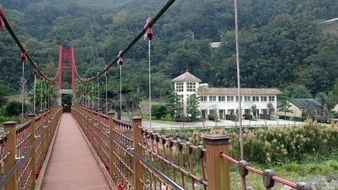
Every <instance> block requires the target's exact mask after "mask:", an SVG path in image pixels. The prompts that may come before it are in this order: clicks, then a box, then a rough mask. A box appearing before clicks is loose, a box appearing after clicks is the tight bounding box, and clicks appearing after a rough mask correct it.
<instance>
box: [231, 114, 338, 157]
mask: <svg viewBox="0 0 338 190" xmlns="http://www.w3.org/2000/svg"><path fill="white" fill-rule="evenodd" d="M230 137H231V139H232V141H233V142H232V148H231V155H232V156H235V157H237V158H238V157H239V140H238V138H239V137H238V135H237V134H235V133H231V134H230ZM243 139H244V151H245V152H244V155H245V156H244V157H245V158H246V159H247V160H250V161H255V162H259V163H265V164H270V163H274V164H278V163H281V162H285V161H301V160H304V159H308V158H310V157H316V156H327V155H330V154H332V153H333V152H335V151H337V144H338V124H336V125H335V126H321V125H318V124H317V123H316V122H312V121H308V122H307V124H305V125H303V126H292V127H274V128H269V129H268V130H267V129H259V130H249V131H246V132H245V133H244V136H243Z"/></svg>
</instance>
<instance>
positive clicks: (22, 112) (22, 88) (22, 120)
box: [20, 56, 26, 123]
mask: <svg viewBox="0 0 338 190" xmlns="http://www.w3.org/2000/svg"><path fill="white" fill-rule="evenodd" d="M25 60H26V58H25V56H24V57H21V61H22V77H21V80H20V87H21V122H22V123H23V122H24V121H25V90H26V89H25V88H26V80H25Z"/></svg>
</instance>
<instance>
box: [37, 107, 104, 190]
mask: <svg viewBox="0 0 338 190" xmlns="http://www.w3.org/2000/svg"><path fill="white" fill-rule="evenodd" d="M42 189H46V190H55V189H58V190H68V189H69V190H70V189H71V190H80V189H81V190H90V189H95V190H103V189H110V188H109V184H108V182H107V181H106V179H105V177H104V175H103V173H102V171H101V170H100V167H99V165H98V163H97V162H96V160H95V158H94V156H93V155H92V153H91V150H90V148H89V147H88V145H87V143H86V141H85V139H84V137H83V136H82V134H81V132H80V129H79V128H78V126H77V124H76V122H75V120H74V118H73V117H72V115H71V114H63V116H62V119H61V123H60V128H59V131H58V134H57V136H56V140H55V144H54V149H53V151H52V154H51V158H50V161H49V164H48V166H47V170H46V175H45V177H44V180H43V182H42Z"/></svg>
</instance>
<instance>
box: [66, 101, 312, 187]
mask: <svg viewBox="0 0 338 190" xmlns="http://www.w3.org/2000/svg"><path fill="white" fill-rule="evenodd" d="M72 113H73V114H74V115H76V117H75V118H76V119H77V120H80V121H81V122H79V123H80V125H83V126H84V127H83V129H84V130H85V134H86V135H87V136H88V138H90V139H92V141H91V142H92V143H93V144H95V147H96V150H97V152H98V154H99V155H102V154H104V153H106V152H107V151H106V150H103V149H106V148H108V149H109V150H110V151H112V152H111V155H110V156H111V157H110V162H111V164H110V167H108V169H109V170H110V171H112V170H116V172H117V173H118V174H119V175H120V179H122V180H124V181H125V184H127V185H132V181H133V180H131V179H130V178H129V176H130V175H135V170H134V169H133V168H132V167H131V166H132V162H130V159H136V160H138V161H139V162H140V164H141V165H142V166H143V167H144V168H145V169H146V170H148V171H149V175H147V171H145V172H143V175H147V176H157V178H158V179H157V180H159V181H161V180H162V181H164V182H165V183H166V184H168V185H169V186H173V187H177V188H179V189H185V187H187V184H186V183H188V181H187V180H185V178H186V179H190V184H189V185H191V186H192V189H195V184H197V183H199V184H200V185H201V186H203V187H204V188H205V189H206V188H208V189H211V190H214V189H213V188H214V187H215V186H214V185H211V184H210V183H212V182H213V181H209V180H207V174H208V175H209V174H210V171H208V169H210V168H207V171H205V166H206V165H207V164H205V163H206V158H208V159H207V160H209V159H210V156H212V155H210V151H209V152H208V147H209V148H212V146H218V144H217V143H216V144H215V145H213V143H211V144H210V143H207V144H209V145H208V146H206V147H203V146H196V145H193V144H191V143H189V142H182V141H181V140H175V139H172V138H168V137H166V136H164V135H160V134H158V133H156V132H153V131H151V130H150V129H146V128H142V127H141V125H140V124H141V123H139V125H138V127H137V128H134V123H133V124H132V125H130V124H126V123H124V122H121V121H119V120H117V119H115V118H114V116H111V115H109V116H108V115H105V114H102V113H98V112H95V111H93V110H90V109H87V108H84V107H81V106H79V105H75V106H74V107H73V109H72ZM107 120H108V121H107ZM133 122H134V121H133ZM88 124H89V125H88ZM121 125H125V126H122V127H121ZM108 129H109V132H108V131H107V130H108ZM126 133H130V135H131V134H134V133H140V135H141V137H142V141H141V142H140V141H138V142H134V141H135V139H130V138H129V137H128V136H126ZM134 135H135V134H134ZM97 138H98V139H99V140H98V139H97ZM134 138H135V136H134ZM215 139H216V141H217V138H215ZM225 139H228V138H227V137H225ZM105 141H106V142H105ZM109 141H111V142H112V143H111V144H110V145H109ZM212 141H213V139H212ZM205 142H206V139H205ZM209 142H210V141H209ZM135 143H136V144H135ZM100 146H101V147H100ZM136 146H138V147H140V148H141V149H142V154H137V153H136V152H135V147H136ZM222 146H227V143H225V144H224V145H222ZM168 150H169V152H168ZM214 150H216V151H219V150H220V149H217V148H216V149H214ZM115 151H116V152H115ZM121 154H122V155H121ZM174 154H175V155H176V156H175V155H174ZM184 155H187V156H188V158H187V157H185V158H183V156H184ZM217 155H218V156H217ZM105 156H106V157H107V156H108V155H107V154H105ZM128 156H130V157H128ZM196 156H197V158H198V159H197V161H198V162H199V163H198V164H199V166H198V167H200V171H201V174H200V175H196V174H195V173H194V171H195V169H196V168H195V167H196V165H194V162H196V160H195V161H194V160H193V157H196ZM214 156H215V157H216V158H217V159H216V160H217V162H221V161H228V162H229V163H231V164H235V165H238V167H239V169H240V170H239V171H240V175H241V177H242V189H246V179H245V176H246V175H247V174H248V172H252V173H256V174H258V175H261V176H263V185H264V187H265V188H267V189H269V188H271V187H274V182H275V181H276V182H278V183H280V184H283V185H286V186H288V187H290V188H293V189H297V190H311V186H310V185H309V184H306V183H304V182H298V183H294V182H292V181H289V180H286V179H284V178H281V177H279V176H276V175H275V174H274V172H273V171H272V170H264V171H262V170H260V169H257V168H254V167H252V166H250V165H249V164H248V163H247V162H246V161H244V160H242V161H238V160H236V159H234V158H232V157H230V156H229V155H227V153H226V152H218V154H217V153H216V152H215V154H214ZM99 157H100V158H101V159H102V156H99ZM106 159H107V158H106ZM147 159H148V160H151V161H152V162H153V163H152V164H150V162H148V161H147ZM183 159H188V160H189V162H188V163H187V162H184V161H183ZM209 161H210V160H209ZM112 162H113V163H112ZM154 164H155V165H154ZM187 167H188V168H187ZM161 168H162V169H161ZM194 168H195V169H194ZM221 169H222V167H221V168H213V169H212V170H215V171H217V170H221ZM168 171H172V172H171V174H170V177H169V175H168ZM223 172H224V171H221V173H223ZM227 172H229V171H227ZM113 174H115V173H114V171H112V177H113V178H114V177H115V178H114V179H115V180H118V178H116V176H115V175H113ZM220 176H223V175H220ZM217 177H219V176H217ZM149 179H150V181H148V183H149V182H150V188H152V186H151V183H152V182H151V177H150V178H149ZM130 180H131V181H130ZM134 180H135V179H134ZM154 180H155V181H153V182H154V186H155V187H156V184H157V182H156V178H154ZM219 180H222V179H219ZM141 181H142V180H141ZM144 183H145V182H144V181H142V184H143V185H144ZM131 188H132V187H131ZM134 188H135V187H134ZM216 189H217V188H216ZM217 190H218V189H217Z"/></svg>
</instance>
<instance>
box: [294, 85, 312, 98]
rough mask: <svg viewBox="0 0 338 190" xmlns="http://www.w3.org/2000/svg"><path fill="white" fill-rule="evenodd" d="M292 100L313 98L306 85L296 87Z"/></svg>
mask: <svg viewBox="0 0 338 190" xmlns="http://www.w3.org/2000/svg"><path fill="white" fill-rule="evenodd" d="M291 96H292V98H311V97H312V96H311V94H310V92H309V90H308V89H307V88H306V87H305V86H304V85H298V86H296V87H295V88H294V89H293V91H292V94H291Z"/></svg>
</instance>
